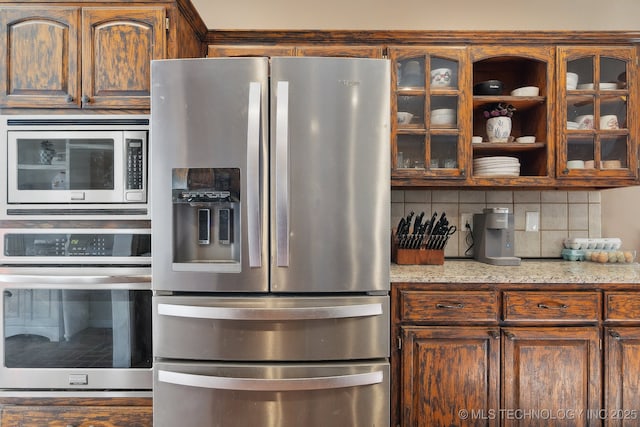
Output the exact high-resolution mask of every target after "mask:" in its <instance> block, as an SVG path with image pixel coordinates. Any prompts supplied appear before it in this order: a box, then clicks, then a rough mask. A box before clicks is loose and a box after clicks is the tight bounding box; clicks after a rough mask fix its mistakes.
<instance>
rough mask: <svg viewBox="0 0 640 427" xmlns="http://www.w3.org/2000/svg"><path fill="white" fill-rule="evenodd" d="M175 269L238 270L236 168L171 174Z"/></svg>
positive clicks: (237, 177) (180, 169) (238, 207)
mask: <svg viewBox="0 0 640 427" xmlns="http://www.w3.org/2000/svg"><path fill="white" fill-rule="evenodd" d="M172 200H173V270H176V271H210V272H230V273H233V272H240V270H241V267H240V253H241V250H240V249H241V247H240V241H241V239H240V230H241V227H240V169H236V168H178V169H173V174H172Z"/></svg>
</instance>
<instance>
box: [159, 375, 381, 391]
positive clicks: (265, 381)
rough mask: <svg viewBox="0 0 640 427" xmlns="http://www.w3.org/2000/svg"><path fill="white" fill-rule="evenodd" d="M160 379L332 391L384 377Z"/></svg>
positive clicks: (240, 387)
mask: <svg viewBox="0 0 640 427" xmlns="http://www.w3.org/2000/svg"><path fill="white" fill-rule="evenodd" d="M158 380H159V381H161V382H164V383H170V384H178V385H184V386H190V387H201V388H208V389H214V390H236V391H300V390H330V389H336V388H344V387H359V386H366V385H372V384H379V383H381V382H382V381H383V380H384V375H383V373H382V371H374V372H366V373H360V374H349V375H335V376H327V377H311V378H283V379H280V378H277V379H273V378H233V377H215V376H207V375H194V374H185V373H181V372H172V371H165V370H158Z"/></svg>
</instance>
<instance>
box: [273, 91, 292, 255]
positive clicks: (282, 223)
mask: <svg viewBox="0 0 640 427" xmlns="http://www.w3.org/2000/svg"><path fill="white" fill-rule="evenodd" d="M276 91H277V92H276V102H277V103H276V156H275V157H276V170H275V177H276V202H275V204H276V206H275V210H276V265H277V266H278V267H288V266H289V82H285V81H280V82H278V84H277V89H276Z"/></svg>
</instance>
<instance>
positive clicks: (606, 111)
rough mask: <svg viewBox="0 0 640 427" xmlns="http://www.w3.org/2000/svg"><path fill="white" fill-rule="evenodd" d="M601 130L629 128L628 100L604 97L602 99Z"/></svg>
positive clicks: (619, 97)
mask: <svg viewBox="0 0 640 427" xmlns="http://www.w3.org/2000/svg"><path fill="white" fill-rule="evenodd" d="M598 124H599V126H600V129H603V130H611V129H625V128H626V127H627V98H626V97H622V96H608V95H607V96H602V97H601V98H600V120H599V123H598Z"/></svg>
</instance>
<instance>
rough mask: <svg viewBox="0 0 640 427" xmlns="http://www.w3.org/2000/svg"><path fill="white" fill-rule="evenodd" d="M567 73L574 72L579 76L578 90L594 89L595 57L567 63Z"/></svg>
mask: <svg viewBox="0 0 640 427" xmlns="http://www.w3.org/2000/svg"><path fill="white" fill-rule="evenodd" d="M567 73H574V74H575V75H576V77H577V81H576V85H577V89H578V90H589V89H593V57H592V56H589V57H586V58H580V59H576V60H575V61H569V62H568V63H567Z"/></svg>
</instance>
